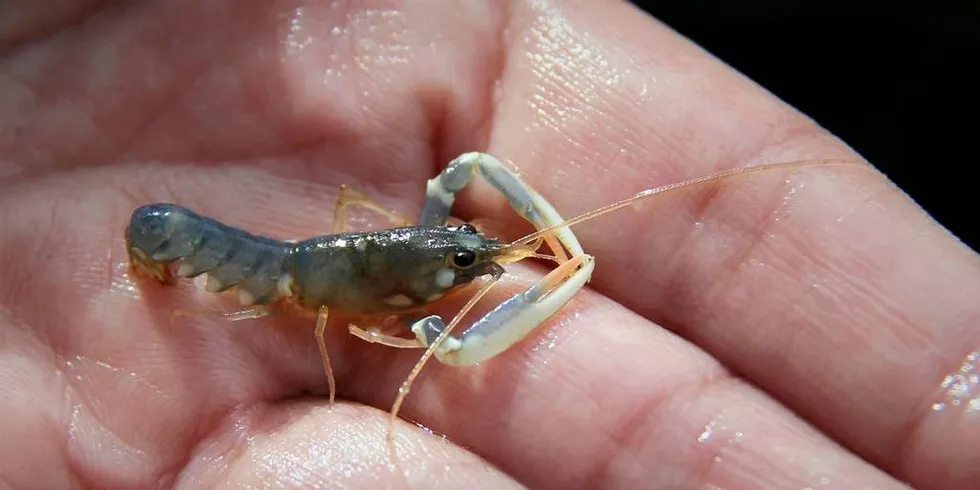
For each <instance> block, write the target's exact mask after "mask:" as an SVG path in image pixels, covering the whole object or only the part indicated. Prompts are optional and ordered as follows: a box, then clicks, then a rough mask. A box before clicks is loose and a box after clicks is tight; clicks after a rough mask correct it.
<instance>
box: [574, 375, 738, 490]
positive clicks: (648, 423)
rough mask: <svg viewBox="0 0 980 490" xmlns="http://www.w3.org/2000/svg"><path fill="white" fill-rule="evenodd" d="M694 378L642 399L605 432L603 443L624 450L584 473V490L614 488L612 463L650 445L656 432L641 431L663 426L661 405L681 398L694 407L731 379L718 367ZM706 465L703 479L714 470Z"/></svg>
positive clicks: (711, 463) (664, 409) (632, 457)
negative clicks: (629, 412)
mask: <svg viewBox="0 0 980 490" xmlns="http://www.w3.org/2000/svg"><path fill="white" fill-rule="evenodd" d="M696 375H697V376H692V378H691V379H689V380H684V381H678V382H677V383H675V384H674V386H670V387H667V388H665V389H664V390H663V393H656V394H651V395H649V396H646V397H644V398H645V399H644V400H643V401H642V402H640V403H637V404H636V407H635V408H634V409H633V411H632V414H630V415H628V416H626V417H624V418H623V419H622V421H621V423H620V424H619V427H613V428H611V430H610V431H609V432H608V434H609V436H607V442H608V443H610V444H609V446H610V447H615V448H624V447H625V448H626V450H624V451H611V453H610V458H607V459H606V460H605V461H597V462H596V464H595V466H594V468H593V470H592V471H590V472H587V473H586V475H585V476H584V477H583V481H584V482H586V485H584V488H613V487H615V483H616V481H617V478H616V474H615V473H614V472H613V470H612V468H613V467H615V466H617V465H616V463H617V462H619V461H620V460H624V459H629V460H635V459H636V454H637V453H638V452H639V451H635V450H633V449H634V448H637V447H643V446H644V445H646V444H649V443H650V441H651V439H650V438H649V437H648V436H649V434H651V433H655V432H656V431H655V430H644V428H652V427H656V426H658V425H660V424H662V423H663V420H662V419H663V418H664V417H665V415H668V413H667V412H669V406H665V405H670V404H674V403H681V402H683V401H684V400H685V398H686V399H689V400H690V403H697V401H698V398H700V396H701V394H703V393H704V392H705V391H707V390H708V389H709V388H710V387H711V386H714V385H718V384H725V383H727V382H730V381H734V379H735V378H734V377H733V376H732V374H731V373H729V372H728V371H727V370H726V369H725V368H724V367H722V366H720V365H717V366H716V367H715V368H714V369H713V370H712V371H711V372H709V373H696ZM706 463H707V464H706V470H705V472H704V474H705V475H707V474H709V473H710V469H711V467H712V466H714V461H713V460H708V461H706ZM700 487H701V482H698V484H697V485H695V486H694V487H692V488H700Z"/></svg>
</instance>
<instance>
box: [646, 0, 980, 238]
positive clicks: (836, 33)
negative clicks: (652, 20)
mask: <svg viewBox="0 0 980 490" xmlns="http://www.w3.org/2000/svg"><path fill="white" fill-rule="evenodd" d="M633 3H634V4H636V5H637V6H639V7H640V8H642V9H644V10H646V11H647V12H648V13H650V14H651V15H653V16H654V17H656V18H657V19H659V20H660V21H661V22H664V23H665V24H667V25H669V26H670V27H671V28H673V29H674V30H676V31H678V32H679V33H681V34H682V35H684V36H686V37H688V38H689V39H691V40H692V41H694V42H695V43H697V44H699V45H700V46H701V47H702V48H704V49H706V50H707V51H709V52H711V53H712V54H713V55H715V56H716V57H718V58H720V59H721V60H723V61H724V62H725V63H728V64H729V65H731V66H732V67H734V68H735V69H736V70H738V71H740V72H742V73H743V74H745V75H746V76H748V77H750V78H752V79H753V80H755V81H756V83H758V84H760V85H762V86H763V87H765V88H766V89H767V90H769V91H770V92H772V93H774V94H775V95H776V96H778V97H779V98H781V99H782V100H784V101H785V102H787V103H789V104H790V105H792V106H794V107H796V108H797V109H799V110H800V111H801V112H803V113H805V114H807V115H808V116H810V117H811V118H813V119H814V120H816V121H817V123H819V124H820V125H822V126H823V127H825V128H827V129H828V130H829V131H830V132H832V133H834V134H835V135H837V136H838V137H839V138H841V139H843V140H844V141H845V142H846V143H847V144H848V145H850V146H851V147H852V148H854V149H855V150H856V151H858V152H859V153H861V154H862V155H863V156H864V157H865V158H867V159H868V160H869V161H870V162H871V163H872V164H873V165H875V166H876V167H878V169H879V170H881V171H882V172H884V173H885V174H887V175H888V176H889V177H890V178H891V179H892V180H893V181H894V182H895V183H896V184H897V185H898V186H899V187H901V188H902V189H903V190H905V192H907V193H908V194H909V195H910V196H911V197H912V198H913V199H915V200H916V201H917V202H918V203H919V205H921V206H922V207H923V208H925V209H926V211H928V212H929V213H930V214H931V215H932V216H933V218H935V219H936V220H937V221H939V222H940V223H941V224H942V225H943V226H945V227H946V228H947V229H949V230H950V231H951V232H953V234H955V235H957V236H958V237H959V238H960V239H961V240H963V241H964V242H966V243H967V244H968V245H970V246H971V247H973V249H974V250H978V249H980V226H978V223H980V216H978V215H980V206H978V204H977V203H978V199H977V195H976V194H977V192H978V191H980V189H978V188H977V187H978V186H977V182H978V181H977V179H975V178H974V177H973V173H974V172H976V169H977V167H978V163H980V158H978V149H977V148H976V147H977V146H978V145H977V142H978V141H980V124H978V122H977V121H978V118H980V112H978V110H980V104H978V103H977V99H978V96H977V92H978V91H980V84H978V83H977V77H976V75H974V73H973V72H974V71H975V70H976V69H977V66H978V65H980V49H978V45H980V34H978V33H980V1H977V0H957V1H946V2H926V1H920V2H902V1H898V0H896V1H891V2H887V1H872V0H859V1H851V2H833V1H823V2H817V1H811V0H789V1H786V0H783V1H758V0H757V1H730V0H729V1H714V0H690V1H683V0H676V1H657V2H651V1H642V0H637V1H634V2H633Z"/></svg>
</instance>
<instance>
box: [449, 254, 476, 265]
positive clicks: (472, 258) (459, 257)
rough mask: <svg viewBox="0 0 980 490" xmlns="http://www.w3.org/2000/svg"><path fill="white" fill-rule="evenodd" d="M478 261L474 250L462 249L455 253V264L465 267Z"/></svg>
mask: <svg viewBox="0 0 980 490" xmlns="http://www.w3.org/2000/svg"><path fill="white" fill-rule="evenodd" d="M474 262H476V254H475V253H473V251H472V250H460V251H459V252H456V255H453V265H455V266H456V267H459V268H461V269H465V268H467V267H469V266H471V265H473V263H474Z"/></svg>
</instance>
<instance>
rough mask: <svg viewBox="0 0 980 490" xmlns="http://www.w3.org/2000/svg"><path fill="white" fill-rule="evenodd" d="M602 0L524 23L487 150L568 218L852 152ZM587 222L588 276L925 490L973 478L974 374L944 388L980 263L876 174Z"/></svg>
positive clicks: (747, 188) (671, 200) (741, 187)
mask: <svg viewBox="0 0 980 490" xmlns="http://www.w3.org/2000/svg"><path fill="white" fill-rule="evenodd" d="M604 7H606V6H604ZM604 7H603V8H604ZM599 8H600V7H598V6H591V5H590V6H587V7H582V8H581V9H568V10H564V11H562V13H561V14H559V13H557V11H553V10H547V9H544V10H542V11H538V12H532V13H530V14H529V17H530V18H531V19H532V20H531V21H529V22H528V24H526V27H525V28H517V27H514V29H515V30H516V31H519V32H522V33H524V36H525V38H526V39H528V40H529V41H528V42H527V43H525V44H518V45H517V46H515V50H514V53H512V55H511V56H510V57H509V59H513V60H515V62H514V63H511V64H509V65H508V71H507V74H506V76H505V78H504V84H503V87H504V88H503V90H504V91H505V93H507V94H509V96H508V97H506V98H505V100H504V101H503V102H502V103H501V105H500V108H499V110H498V112H497V113H496V114H495V121H496V125H495V128H497V130H496V131H495V132H494V138H493V140H492V141H493V144H492V146H491V150H492V151H493V152H494V153H495V154H497V156H498V157H505V158H509V159H512V160H513V161H514V163H515V165H516V166H517V167H518V168H520V170H521V172H522V174H523V175H524V176H525V178H526V179H527V180H528V181H529V182H530V183H531V184H532V185H533V186H535V187H536V188H537V189H538V190H539V191H540V192H542V193H543V194H544V195H545V196H546V197H547V198H548V199H550V200H551V202H552V203H553V204H555V206H556V207H557V209H559V210H560V211H561V212H562V213H564V214H565V215H568V216H571V215H575V214H578V213H580V212H584V211H586V210H588V209H591V208H594V207H597V206H600V205H602V204H606V203H608V202H609V201H611V200H614V199H619V198H622V197H627V196H629V195H631V194H633V193H634V192H637V191H639V190H641V189H643V188H646V187H654V186H657V185H662V184H666V183H671V182H675V181H678V180H682V179H684V178H690V177H696V176H700V175H704V174H707V173H710V172H712V171H715V170H718V169H721V168H731V167H736V166H744V165H749V164H754V163H768V162H775V161H785V160H798V159H805V158H818V157H819V158H824V157H842V156H844V157H847V156H852V157H853V156H854V155H853V153H852V152H850V150H848V149H847V148H846V147H844V146H842V145H840V144H839V142H837V141H836V140H834V139H833V138H832V137H830V136H829V135H827V134H826V133H824V132H822V130H820V129H819V128H818V127H816V126H815V125H814V124H813V123H812V122H810V121H808V120H806V119H805V118H803V117H802V116H800V115H799V114H797V113H795V112H794V111H792V110H791V109H789V108H788V107H786V106H784V105H782V104H781V103H779V102H778V101H777V100H775V99H773V98H772V97H770V96H769V95H768V94H766V93H764V92H763V91H761V90H759V89H758V87H756V86H754V85H752V84H751V83H749V82H748V81H747V80H745V79H744V78H742V77H740V76H739V75H737V74H735V73H733V72H731V71H730V70H728V69H727V68H726V67H724V66H722V65H721V64H719V63H717V61H715V60H713V59H711V58H710V57H709V56H707V55H706V54H705V53H703V52H701V51H699V50H698V49H697V48H696V47H694V46H692V45H690V44H689V43H687V42H685V41H683V40H682V39H680V38H678V37H677V36H675V35H674V34H672V33H670V32H669V31H667V30H666V29H664V28H662V26H658V25H656V24H655V23H653V22H652V21H649V20H647V19H643V18H642V17H641V16H640V15H639V14H638V13H637V12H635V11H633V10H632V9H630V8H628V7H622V8H619V9H618V10H615V14H614V13H612V12H611V11H609V10H603V11H602V14H601V15H600V14H599V11H598V10H592V9H599ZM610 16H615V17H616V21H615V22H613V21H611V20H610ZM599 18H602V19H604V20H603V22H596V21H595V19H599ZM543 25H547V26H550V27H549V28H547V29H545V28H544V27H542V26H543ZM583 53H587V54H588V55H587V56H586V55H585V54H583ZM576 54H579V55H578V56H577V55H576ZM516 60H520V61H516ZM559 66H560V67H561V70H558V69H555V68H556V67H559ZM826 75H827V76H846V75H845V74H826ZM469 203H470V204H471V207H470V208H468V209H469V210H470V213H471V214H473V215H482V214H487V213H502V212H504V211H505V210H506V208H505V205H504V204H503V203H502V202H501V200H500V199H499V198H498V197H496V196H493V195H491V194H489V193H474V198H473V200H472V201H469ZM577 233H578V236H579V237H580V239H581V240H582V242H583V244H584V245H585V247H586V250H588V251H589V252H590V253H593V254H595V255H596V257H597V264H598V265H597V269H596V273H595V279H594V281H593V282H592V285H593V286H594V287H595V288H597V289H599V290H600V291H602V292H604V293H606V294H609V295H610V296H611V297H613V298H615V299H617V300H618V301H619V302H621V303H622V304H623V305H625V306H628V307H630V308H632V309H634V310H636V311H638V312H640V313H641V314H643V315H644V316H646V317H648V318H652V319H655V320H657V321H658V322H661V323H663V324H665V325H668V326H669V327H670V328H672V329H675V330H676V331H677V332H679V333H680V334H681V335H683V336H685V337H687V338H689V339H691V340H692V341H694V342H695V343H697V344H698V345H700V346H703V347H704V348H705V349H707V350H708V351H709V352H711V353H713V354H714V355H715V356H717V357H718V358H719V359H720V360H721V361H722V362H724V363H725V364H726V365H728V366H730V367H731V368H732V369H734V370H735V371H737V372H739V373H743V374H745V375H747V376H748V377H750V378H752V380H753V381H755V382H757V383H759V385H760V386H762V387H763V388H764V389H766V390H767V391H769V392H771V393H773V395H774V396H776V397H777V399H779V400H780V401H782V402H783V403H786V404H787V405H788V406H789V407H791V408H792V409H794V410H795V411H797V412H798V413H800V414H801V415H802V416H804V417H806V418H807V419H809V420H811V421H813V422H814V423H815V424H816V425H817V426H818V427H819V428H821V429H822V430H825V431H826V432H827V433H829V434H831V435H832V436H833V437H836V438H838V440H840V441H841V442H843V443H844V444H846V445H847V447H849V448H852V449H854V450H855V451H858V452H859V454H861V455H862V456H863V457H865V458H867V459H868V460H870V461H872V462H874V463H877V464H880V465H882V466H883V467H885V468H887V469H888V470H889V471H891V472H892V473H893V474H895V475H897V476H899V477H900V478H903V479H907V480H909V481H911V482H913V483H915V484H918V485H922V486H924V487H929V488H961V487H962V486H963V485H965V484H966V482H968V481H973V480H975V479H976V477H977V476H978V475H977V473H976V471H977V470H976V468H978V466H977V465H976V462H977V455H976V454H975V453H973V452H969V451H961V450H960V449H961V448H964V447H974V446H976V444H977V443H978V440H980V431H978V430H977V428H976V426H975V424H973V423H972V422H970V418H971V415H970V413H972V412H970V409H969V408H968V407H969V403H968V401H969V400H970V399H972V398H973V397H975V396H976V395H975V393H974V389H973V385H972V384H970V382H969V379H966V380H965V381H961V382H959V383H956V382H953V385H955V386H958V387H959V388H957V390H958V391H956V392H955V394H950V395H947V394H946V393H945V391H946V390H948V389H949V387H950V386H953V385H950V383H949V382H944V379H945V378H946V377H947V376H948V375H953V376H954V378H955V376H956V373H957V372H959V371H960V369H961V366H963V367H964V368H965V369H967V370H972V369H975V367H973V366H975V364H976V363H975V361H972V360H970V359H973V358H972V357H969V356H971V355H972V354H970V353H971V352H973V351H976V350H977V346H978V345H980V338H978V337H980V331H978V330H977V328H976V325H977V324H978V318H980V311H978V309H977V306H976V302H975V301H973V300H972V299H971V298H976V297H978V295H980V261H978V259H977V256H976V255H975V254H973V253H971V252H970V251H969V250H967V249H966V248H965V247H964V246H962V245H961V244H959V243H957V242H956V241H955V240H954V239H952V238H951V237H950V236H949V235H948V234H947V233H946V232H945V231H944V230H942V229H941V228H940V227H939V226H937V225H936V224H935V223H934V222H932V221H930V220H929V218H928V216H926V215H925V214H924V213H922V211H921V210H920V209H918V208H916V207H915V205H914V203H912V202H910V201H909V200H908V199H907V198H906V197H905V196H904V195H902V194H901V193H900V192H898V191H897V190H896V189H894V188H892V187H890V186H888V185H886V184H885V183H884V182H883V181H882V179H881V177H880V176H877V175H874V174H871V173H862V172H854V171H846V170H840V169H829V168H828V169H816V170H811V171H799V172H793V173H792V174H788V173H786V172H780V173H774V174H773V175H769V176H767V175H759V174H755V175H753V176H751V177H750V178H743V179H739V180H738V181H733V182H732V183H729V184H725V185H721V186H714V187H712V190H710V191H708V190H705V191H704V192H692V193H688V194H686V195H671V196H669V197H667V196H665V197H663V198H661V199H659V200H658V201H656V202H654V201H651V202H649V203H646V204H643V205H641V206H639V207H638V209H633V210H623V211H620V212H618V214H615V215H607V216H605V217H603V218H600V219H598V220H596V221H594V222H591V223H588V224H583V225H581V226H580V227H578V228H577ZM858 393H860V396H857V395H856V394H858ZM950 397H955V398H956V401H957V402H958V405H956V406H954V405H953V404H952V403H950V402H951V401H952V400H951V399H950ZM937 403H939V404H943V403H945V405H942V406H944V407H945V408H944V410H943V412H941V413H936V412H935V411H934V409H933V407H934V406H938V405H936V404H937ZM882 407H888V409H887V410H883V409H882ZM939 441H946V442H947V443H946V444H944V445H940V444H939ZM940 446H941V447H940Z"/></svg>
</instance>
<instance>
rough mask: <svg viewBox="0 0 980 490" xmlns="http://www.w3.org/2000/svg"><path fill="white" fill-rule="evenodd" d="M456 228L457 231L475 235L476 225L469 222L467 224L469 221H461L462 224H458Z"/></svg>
mask: <svg viewBox="0 0 980 490" xmlns="http://www.w3.org/2000/svg"><path fill="white" fill-rule="evenodd" d="M458 229H459V231H461V232H463V233H468V234H470V235H476V227H475V226H473V225H471V224H469V223H463V224H461V225H459V228H458Z"/></svg>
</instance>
